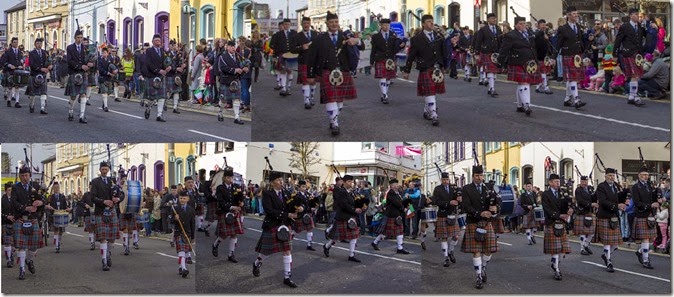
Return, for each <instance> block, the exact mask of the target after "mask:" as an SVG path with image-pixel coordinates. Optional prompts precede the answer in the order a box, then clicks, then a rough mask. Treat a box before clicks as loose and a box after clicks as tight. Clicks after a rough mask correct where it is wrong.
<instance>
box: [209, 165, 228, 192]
mask: <svg viewBox="0 0 674 297" xmlns="http://www.w3.org/2000/svg"><path fill="white" fill-rule="evenodd" d="M223 176H225V171H223V170H222V169H221V170H218V172H216V173H215V175H213V179H211V193H215V189H216V188H217V187H218V186H219V185H221V184H222V177H223Z"/></svg>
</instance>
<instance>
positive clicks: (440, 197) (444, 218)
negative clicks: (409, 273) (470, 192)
mask: <svg viewBox="0 0 674 297" xmlns="http://www.w3.org/2000/svg"><path fill="white" fill-rule="evenodd" d="M440 181H441V184H439V185H437V186H436V187H435V189H433V198H432V199H433V204H435V205H437V206H438V220H437V221H436V222H435V237H436V238H438V239H440V247H441V248H442V255H443V256H444V257H445V262H444V263H443V266H444V267H449V262H450V261H451V262H452V263H456V257H455V256H454V247H456V245H457V244H458V243H459V236H460V235H461V227H460V226H459V224H458V218H459V205H460V204H461V202H463V197H461V196H458V195H456V194H458V193H456V192H455V191H454V189H453V188H452V187H451V186H450V185H449V173H447V172H442V173H441V180H440ZM449 239H451V241H449V242H448V240H449Z"/></svg>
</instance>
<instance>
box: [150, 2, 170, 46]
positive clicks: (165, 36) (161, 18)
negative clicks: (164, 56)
mask: <svg viewBox="0 0 674 297" xmlns="http://www.w3.org/2000/svg"><path fill="white" fill-rule="evenodd" d="M154 24H155V25H154V32H155V33H156V34H159V35H161V42H162V44H163V45H164V49H166V50H168V45H169V30H170V29H171V27H170V26H169V14H168V13H167V12H165V11H162V12H159V13H157V14H156V15H155V16H154Z"/></svg>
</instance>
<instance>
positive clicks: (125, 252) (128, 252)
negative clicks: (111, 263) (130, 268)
mask: <svg viewBox="0 0 674 297" xmlns="http://www.w3.org/2000/svg"><path fill="white" fill-rule="evenodd" d="M130 253H131V251H129V247H128V246H125V247H124V256H128V255H129V254H130Z"/></svg>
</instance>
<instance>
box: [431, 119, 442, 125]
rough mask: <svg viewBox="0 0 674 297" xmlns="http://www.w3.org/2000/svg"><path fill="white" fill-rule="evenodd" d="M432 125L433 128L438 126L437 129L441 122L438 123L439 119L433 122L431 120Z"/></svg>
mask: <svg viewBox="0 0 674 297" xmlns="http://www.w3.org/2000/svg"><path fill="white" fill-rule="evenodd" d="M431 125H433V126H436V127H437V126H439V125H440V121H438V119H437V118H434V119H432V120H431Z"/></svg>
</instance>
